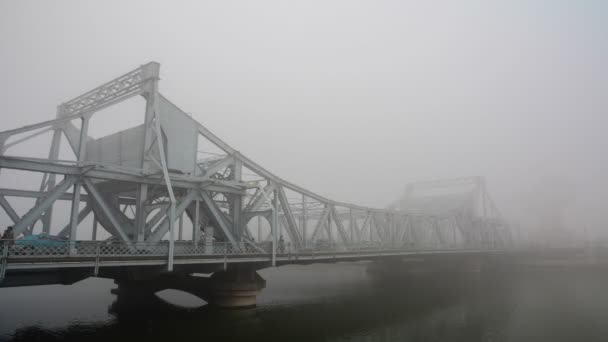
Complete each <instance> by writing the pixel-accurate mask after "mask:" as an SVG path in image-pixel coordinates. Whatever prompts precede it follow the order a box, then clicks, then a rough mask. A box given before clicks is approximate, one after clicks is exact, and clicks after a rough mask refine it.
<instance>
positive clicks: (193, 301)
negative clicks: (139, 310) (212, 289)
mask: <svg viewBox="0 0 608 342" xmlns="http://www.w3.org/2000/svg"><path fill="white" fill-rule="evenodd" d="M154 295H155V296H156V297H157V298H159V299H160V300H162V301H163V302H165V303H167V304H170V305H172V306H175V307H179V308H184V309H195V308H200V307H202V306H205V305H207V302H206V301H205V300H203V299H202V298H200V297H198V296H196V295H194V294H192V293H189V292H186V291H182V290H178V289H172V288H168V289H164V290H160V291H157V292H155V293H154Z"/></svg>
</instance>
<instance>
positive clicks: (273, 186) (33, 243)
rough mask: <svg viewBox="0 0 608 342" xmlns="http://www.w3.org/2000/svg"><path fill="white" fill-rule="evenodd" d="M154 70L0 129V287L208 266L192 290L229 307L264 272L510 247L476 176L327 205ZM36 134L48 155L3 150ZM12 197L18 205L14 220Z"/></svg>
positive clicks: (150, 275)
mask: <svg viewBox="0 0 608 342" xmlns="http://www.w3.org/2000/svg"><path fill="white" fill-rule="evenodd" d="M159 69H160V65H159V64H158V63H155V62H150V63H148V64H146V65H143V66H141V67H139V68H137V69H135V70H133V71H130V72H128V73H126V74H124V75H122V76H120V77H118V78H116V79H114V80H112V81H110V82H107V83H105V84H103V85H101V86H99V87H97V88H95V89H93V90H91V91H89V92H86V93H84V94H83V95H80V96H78V97H76V98H74V99H73V100H70V101H68V102H65V103H62V104H61V105H59V106H58V110H57V115H56V118H55V119H52V120H49V121H44V122H40V123H36V124H32V125H28V126H24V127H21V128H17V129H12V130H8V131H4V132H0V171H1V172H2V173H1V174H0V182H1V186H2V188H0V206H1V207H2V208H3V209H4V212H5V214H6V216H7V217H8V218H10V220H12V221H13V223H14V229H13V231H14V236H13V237H14V239H15V240H4V241H3V242H2V244H0V248H1V249H0V251H1V253H0V258H1V262H0V286H23V285H36V284H44V283H70V282H73V281H77V280H79V279H82V278H85V277H88V276H91V275H93V276H105V277H110V278H114V279H117V281H122V282H123V283H124V282H126V281H129V280H133V281H135V280H137V281H141V279H149V282H153V281H154V280H153V279H156V278H158V276H159V275H161V274H162V275H163V277H165V278H164V279H166V275H167V274H176V275H177V274H179V275H180V276H184V275H186V276H187V275H189V274H192V273H197V272H203V273H210V272H215V273H214V276H212V278H213V279H214V280H213V282H211V283H212V285H205V286H203V287H205V288H206V289H207V291H206V293H214V295H213V296H211V297H213V298H211V299H210V300H211V301H212V302H216V303H218V305H225V306H239V305H250V304H251V300H252V299H251V298H253V301H254V302H253V303H255V293H257V291H258V290H259V289H260V286H261V285H260V281H259V276H258V275H257V274H256V273H255V270H256V269H260V268H264V267H269V266H275V265H281V264H287V263H311V262H331V261H349V260H371V259H378V258H389V257H392V258H394V257H404V256H411V255H418V256H421V255H429V254H434V255H445V256H449V255H453V254H459V255H478V254H480V253H481V254H488V253H500V252H502V251H504V250H505V248H507V247H508V246H509V245H510V241H511V235H510V231H509V228H508V225H507V224H506V223H505V221H504V220H503V219H502V218H501V217H500V214H499V213H498V210H497V209H496V207H495V206H494V203H493V202H492V200H491V198H490V196H489V194H488V192H487V191H486V188H485V184H484V181H483V179H482V178H481V177H472V178H462V179H455V180H444V181H436V182H426V183H416V184H411V185H409V186H408V187H407V188H406V191H405V194H404V196H403V197H402V198H401V199H399V200H398V201H396V202H394V203H393V204H392V205H391V206H389V207H388V208H370V207H366V206H361V205H355V204H350V203H344V202H339V201H334V200H331V199H328V198H326V197H324V196H321V195H318V194H316V193H314V192H312V191H309V190H307V189H304V188H302V187H299V186H297V185H295V184H293V183H290V182H287V181H285V180H284V179H282V178H279V177H277V176H276V175H274V174H272V173H271V172H269V171H267V170H266V169H264V168H263V167H261V166H260V165H258V164H257V163H255V162H254V161H253V160H251V159H249V158H247V157H246V156H244V155H242V154H241V153H239V152H238V151H237V150H235V149H233V148H232V147H230V146H229V145H228V144H226V143H225V142H224V141H222V140H221V139H220V138H219V137H217V136H216V135H214V134H213V133H212V132H210V131H209V130H208V129H207V128H205V127H204V126H203V125H201V124H200V123H198V122H197V121H195V120H194V119H192V118H191V117H190V116H189V115H188V114H186V113H185V112H183V111H182V110H181V109H179V108H178V107H177V106H175V105H174V104H173V103H171V102H170V101H169V100H167V99H166V98H165V97H164V96H163V95H161V93H160V92H159V91H158V84H159ZM137 95H140V96H142V97H143V98H144V99H145V103H146V104H145V115H144V116H143V117H144V120H143V122H142V123H141V124H140V125H138V126H135V127H131V128H128V129H125V130H122V131H118V132H116V133H114V134H110V135H106V136H103V137H100V138H96V139H95V138H93V137H91V136H90V135H89V134H88V132H89V126H90V124H91V117H92V116H93V115H103V112H101V113H98V112H99V111H101V110H103V109H105V108H106V107H109V106H112V105H115V104H117V103H119V102H121V101H125V100H127V99H129V98H131V97H134V96H137ZM44 136H48V139H49V143H48V145H47V146H49V150H48V154H47V156H48V157H45V158H40V157H33V156H25V155H12V154H11V149H12V148H13V147H14V146H16V145H19V144H27V143H28V140H30V139H39V138H40V137H44ZM62 142H64V144H65V142H67V148H64V149H67V150H69V151H70V153H71V154H72V157H71V158H69V159H68V160H65V159H60V158H59V156H60V151H62V147H61V143H62ZM20 173H24V174H26V176H27V177H29V176H30V175H32V174H35V175H37V177H38V178H37V182H39V183H38V184H39V187H38V189H37V190H28V189H27V187H26V186H23V184H19V183H24V182H25V181H22V178H20V176H18V175H19V174H20ZM16 175H17V176H16ZM26 176H24V177H26ZM23 179H27V178H23ZM28 183H29V181H28ZM450 187H452V188H457V189H458V191H456V192H454V191H451V192H450V191H446V188H450ZM16 198H20V200H19V203H21V204H22V203H23V201H24V200H25V199H27V200H29V203H30V204H31V206H30V207H29V210H27V211H25V212H24V213H22V214H20V213H19V212H20V211H21V210H19V209H21V208H16V207H15V202H14V199H16ZM57 201H67V202H68V203H69V205H70V208H71V209H70V210H69V213H67V212H66V213H65V214H66V215H69V220H68V222H67V224H65V225H64V226H57V224H56V223H55V224H53V223H54V221H53V213H54V211H55V212H57V210H56V208H54V207H55V204H56V203H57ZM11 202H13V203H11ZM21 206H23V205H21ZM54 209H55V210H54ZM186 231H189V232H191V234H188V236H187V237H186V236H185V234H184V232H186ZM88 234H90V235H88ZM84 235H88V236H90V239H88V238H87V239H86V240H82V238H80V239H79V238H78V237H82V236H84ZM176 235H177V236H176ZM180 279H181V281H184V279H185V278H183V277H182V278H180ZM206 281H207V283H209V282H210V281H209V280H206ZM244 283H246V284H248V285H243V286H244V287H243V286H241V285H242V284H244ZM218 284H222V285H221V286H220V285H218ZM235 284H240V285H238V286H237V285H235ZM239 286H241V287H239ZM262 287H263V286H262ZM211 288H213V289H215V290H209V289H211ZM228 288H230V289H232V290H233V291H232V292H231V291H228V290H227V289H228ZM235 291H236V292H235ZM239 291H240V292H239ZM237 292H238V293H241V295H236V297H239V296H240V297H242V298H247V299H246V300H240V301H239V300H235V299H234V298H233V297H235V295H234V293H237ZM218 293H221V295H218ZM207 297H209V296H207ZM220 297H221V298H222V299H221V300H218V299H217V298H220ZM214 298H215V299H214ZM227 298H228V299H227ZM242 298H241V299H242ZM244 303H245V304H244Z"/></svg>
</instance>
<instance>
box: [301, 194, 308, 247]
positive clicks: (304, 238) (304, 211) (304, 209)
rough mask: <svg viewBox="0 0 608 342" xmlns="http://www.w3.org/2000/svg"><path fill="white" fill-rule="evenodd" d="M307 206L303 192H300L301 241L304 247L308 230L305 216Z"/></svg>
mask: <svg viewBox="0 0 608 342" xmlns="http://www.w3.org/2000/svg"><path fill="white" fill-rule="evenodd" d="M307 211H308V208H306V196H304V194H302V243H303V244H304V247H306V245H307V241H308V237H307V236H308V232H307V231H306V230H307V227H306V225H307V223H308V222H307V221H308V220H307V218H306V216H307V215H308V212H307Z"/></svg>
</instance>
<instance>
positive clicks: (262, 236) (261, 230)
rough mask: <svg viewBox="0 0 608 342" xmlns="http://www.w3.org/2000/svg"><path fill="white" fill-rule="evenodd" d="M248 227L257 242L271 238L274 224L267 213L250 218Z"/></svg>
mask: <svg viewBox="0 0 608 342" xmlns="http://www.w3.org/2000/svg"><path fill="white" fill-rule="evenodd" d="M246 229H247V230H249V234H250V235H251V236H252V237H253V238H254V240H255V241H257V242H262V241H269V240H271V238H272V237H271V235H270V234H271V232H272V226H271V225H270V220H269V219H268V217H266V215H263V214H260V215H256V216H253V217H251V218H249V220H248V221H247V224H246Z"/></svg>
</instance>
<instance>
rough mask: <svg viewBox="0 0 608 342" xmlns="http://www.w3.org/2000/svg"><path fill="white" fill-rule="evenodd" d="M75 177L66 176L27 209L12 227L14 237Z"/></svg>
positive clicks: (73, 181) (65, 188) (71, 182)
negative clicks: (34, 204)
mask: <svg viewBox="0 0 608 342" xmlns="http://www.w3.org/2000/svg"><path fill="white" fill-rule="evenodd" d="M75 182H76V177H66V178H64V179H63V180H62V181H61V182H59V184H57V185H55V187H54V188H53V189H52V190H51V191H49V192H48V193H47V195H46V197H43V198H41V199H40V201H39V202H38V204H37V205H36V206H34V207H33V208H32V209H30V211H28V212H27V213H26V214H25V215H23V217H22V218H21V220H19V222H17V223H16V224H15V226H14V227H13V231H14V233H15V237H18V236H19V235H20V234H21V233H23V232H24V231H25V229H27V227H28V226H29V225H31V224H33V223H34V222H36V220H38V219H39V218H40V215H41V214H42V213H43V212H44V211H45V210H47V209H48V208H49V207H50V206H51V205H52V204H53V203H55V201H56V200H57V199H58V198H59V197H60V196H61V195H62V194H63V193H64V192H66V191H67V190H68V189H69V188H70V187H71V186H72V185H74V183H75Z"/></svg>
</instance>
